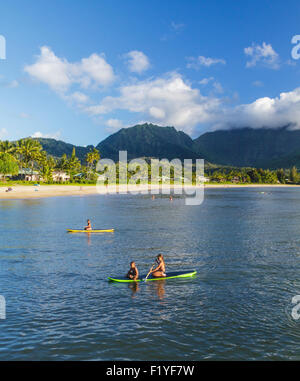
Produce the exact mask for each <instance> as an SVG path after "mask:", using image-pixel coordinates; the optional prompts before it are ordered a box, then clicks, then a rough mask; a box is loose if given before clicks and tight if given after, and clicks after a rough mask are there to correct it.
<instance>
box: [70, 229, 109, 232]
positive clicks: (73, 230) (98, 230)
mask: <svg viewBox="0 0 300 381" xmlns="http://www.w3.org/2000/svg"><path fill="white" fill-rule="evenodd" d="M114 231H115V229H101V230H100V229H92V230H76V229H67V232H68V233H112V232H114Z"/></svg>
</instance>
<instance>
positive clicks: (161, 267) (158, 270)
mask: <svg viewBox="0 0 300 381" xmlns="http://www.w3.org/2000/svg"><path fill="white" fill-rule="evenodd" d="M156 263H157V266H156V267H155V268H154V269H153V267H154V266H152V268H151V270H150V274H152V276H153V277H154V278H162V277H165V276H166V264H165V260H164V257H163V255H162V254H158V256H157V257H156Z"/></svg>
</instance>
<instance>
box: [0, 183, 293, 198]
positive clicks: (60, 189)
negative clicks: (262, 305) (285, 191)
mask: <svg viewBox="0 0 300 381" xmlns="http://www.w3.org/2000/svg"><path fill="white" fill-rule="evenodd" d="M271 187H273V188H283V187H284V188H294V187H300V185H296V184H295V185H294V184H245V185H242V184H205V185H204V189H218V188H219V189H226V188H227V189H228V188H271ZM11 188H12V189H13V190H12V191H10V192H6V189H7V187H0V200H13V199H33V198H45V197H59V196H89V195H97V194H101V195H105V194H124V193H128V192H130V193H131V192H138V193H141V192H144V194H147V193H149V194H150V192H151V189H152V190H153V189H160V190H167V189H169V188H170V190H174V189H176V188H177V189H178V188H181V185H175V186H174V185H170V186H168V185H167V184H163V185H159V184H153V185H150V184H142V185H140V186H137V185H133V184H129V185H127V186H126V185H119V186H112V185H109V186H107V187H106V186H100V187H98V189H97V187H96V186H95V185H40V186H38V187H36V186H34V185H32V186H31V185H14V186H11ZM185 188H186V189H191V188H192V189H197V188H199V185H198V186H196V185H188V186H186V187H185ZM183 193H184V189H183Z"/></svg>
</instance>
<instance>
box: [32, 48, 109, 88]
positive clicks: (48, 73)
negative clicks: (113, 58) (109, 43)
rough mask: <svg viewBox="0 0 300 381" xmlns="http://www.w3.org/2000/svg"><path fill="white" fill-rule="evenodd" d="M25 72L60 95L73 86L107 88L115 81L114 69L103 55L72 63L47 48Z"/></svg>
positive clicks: (42, 49)
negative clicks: (99, 86)
mask: <svg viewBox="0 0 300 381" xmlns="http://www.w3.org/2000/svg"><path fill="white" fill-rule="evenodd" d="M24 70H25V72H27V73H28V74H29V75H30V76H31V77H32V78H33V79H36V80H38V81H40V82H43V83H46V84H47V85H48V86H50V87H51V88H52V89H53V90H54V91H57V92H59V93H64V92H66V91H67V90H68V89H69V88H70V87H71V85H73V84H79V85H80V86H82V87H85V88H86V87H88V86H90V85H96V86H97V85H101V86H106V85H108V84H110V83H112V82H113V81H114V79H115V75H114V72H113V68H112V67H111V66H110V65H109V64H108V63H107V62H106V60H105V57H104V56H103V55H98V54H96V53H94V54H92V55H91V56H90V57H88V58H83V59H82V60H81V61H80V62H75V63H70V62H68V61H67V60H66V59H65V58H59V57H57V56H56V55H55V53H54V52H53V51H52V50H51V48H49V47H47V46H43V47H42V48H41V52H40V55H38V56H37V60H36V62H35V63H34V64H32V65H27V66H25V68H24Z"/></svg>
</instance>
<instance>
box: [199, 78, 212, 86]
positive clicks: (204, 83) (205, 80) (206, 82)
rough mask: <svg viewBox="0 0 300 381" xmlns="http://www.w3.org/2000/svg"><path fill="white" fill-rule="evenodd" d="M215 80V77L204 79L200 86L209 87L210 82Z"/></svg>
mask: <svg viewBox="0 0 300 381" xmlns="http://www.w3.org/2000/svg"><path fill="white" fill-rule="evenodd" d="M214 79H215V78H214V77H208V78H203V79H201V81H199V84H200V85H207V84H208V83H209V82H211V81H213V80H214Z"/></svg>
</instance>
